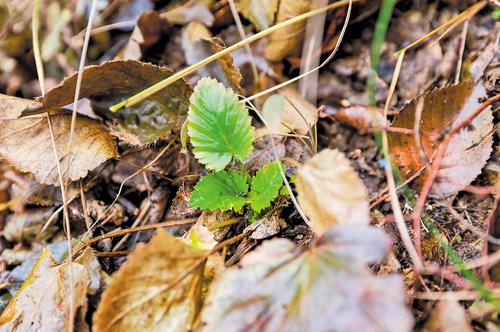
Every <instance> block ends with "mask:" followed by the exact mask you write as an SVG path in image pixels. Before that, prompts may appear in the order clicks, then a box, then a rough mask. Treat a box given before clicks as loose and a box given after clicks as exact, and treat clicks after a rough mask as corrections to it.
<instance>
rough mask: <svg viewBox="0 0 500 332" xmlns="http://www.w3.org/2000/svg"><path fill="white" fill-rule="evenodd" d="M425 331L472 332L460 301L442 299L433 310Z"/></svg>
mask: <svg viewBox="0 0 500 332" xmlns="http://www.w3.org/2000/svg"><path fill="white" fill-rule="evenodd" d="M422 331H423V332H438V331H439V332H472V331H473V329H472V327H471V326H470V324H469V320H468V319H467V317H466V313H465V309H464V307H462V306H461V305H460V303H458V301H440V302H438V304H437V305H436V307H435V308H434V309H432V311H431V315H430V318H429V321H428V322H427V323H426V324H425V326H424V328H423V329H422Z"/></svg>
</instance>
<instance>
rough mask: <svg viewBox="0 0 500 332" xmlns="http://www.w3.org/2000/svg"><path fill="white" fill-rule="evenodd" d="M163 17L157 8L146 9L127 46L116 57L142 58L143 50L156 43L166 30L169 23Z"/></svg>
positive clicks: (138, 20)
mask: <svg viewBox="0 0 500 332" xmlns="http://www.w3.org/2000/svg"><path fill="white" fill-rule="evenodd" d="M165 23H166V22H165V21H164V20H162V19H161V16H160V13H158V12H157V11H155V10H150V11H145V12H143V13H142V14H141V16H139V18H137V22H136V25H135V27H134V31H132V34H131V35H130V38H129V40H128V42H127V44H126V45H125V47H124V48H123V49H122V50H121V51H120V52H119V53H118V55H117V56H116V58H115V59H122V60H140V59H141V57H142V51H143V49H145V48H148V47H150V46H152V45H154V44H155V43H156V42H157V41H158V40H159V39H160V37H161V35H162V32H163V31H164V30H166V26H167V24H165Z"/></svg>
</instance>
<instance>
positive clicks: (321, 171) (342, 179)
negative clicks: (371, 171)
mask: <svg viewBox="0 0 500 332" xmlns="http://www.w3.org/2000/svg"><path fill="white" fill-rule="evenodd" d="M296 184H297V193H298V197H297V199H298V200H299V203H300V205H301V206H302V208H303V209H304V211H305V213H306V214H307V215H308V216H309V217H310V221H311V224H312V229H313V230H314V232H316V233H317V234H322V233H323V232H325V231H326V230H327V229H328V228H330V227H331V226H333V225H336V224H354V223H355V224H368V223H369V221H370V220H369V212H370V210H369V206H368V201H367V197H366V188H365V186H364V184H363V182H362V181H361V179H360V178H359V177H358V175H357V174H356V172H355V171H354V169H353V168H352V167H351V165H350V163H349V160H348V159H347V158H346V157H345V156H344V154H343V153H342V152H340V151H338V150H330V149H325V150H323V151H321V152H320V153H318V154H317V155H315V156H314V157H312V158H311V159H309V160H307V161H306V162H305V164H304V165H303V166H302V167H300V168H299V170H298V172H297V180H296Z"/></svg>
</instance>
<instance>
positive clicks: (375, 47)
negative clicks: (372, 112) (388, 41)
mask: <svg viewBox="0 0 500 332" xmlns="http://www.w3.org/2000/svg"><path fill="white" fill-rule="evenodd" d="M395 4H396V0H384V1H382V6H381V7H380V11H379V13H378V18H377V23H376V24H375V31H374V33H373V40H372V46H371V53H370V71H369V74H368V82H367V92H368V105H370V106H375V104H376V100H375V95H376V93H377V86H376V79H377V70H378V65H379V63H380V51H381V49H382V44H383V42H384V39H385V35H386V33H387V28H388V27H389V21H390V20H391V16H392V11H393V9H394V5H395Z"/></svg>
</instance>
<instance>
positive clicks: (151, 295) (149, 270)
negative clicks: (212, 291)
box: [93, 231, 206, 332]
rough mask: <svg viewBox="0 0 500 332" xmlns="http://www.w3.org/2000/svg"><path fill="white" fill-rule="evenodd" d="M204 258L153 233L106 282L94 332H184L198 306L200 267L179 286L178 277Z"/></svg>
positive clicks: (200, 252)
mask: <svg viewBox="0 0 500 332" xmlns="http://www.w3.org/2000/svg"><path fill="white" fill-rule="evenodd" d="M205 253H206V252H205V251H203V250H198V249H195V248H193V247H191V246H189V245H188V244H186V243H184V242H183V241H182V240H180V239H176V238H174V237H173V236H172V235H170V234H168V233H166V232H165V231H159V232H158V233H157V234H156V235H155V236H154V237H153V239H152V240H151V241H150V242H149V243H147V244H145V245H140V246H138V247H137V248H136V249H134V251H133V252H132V253H131V254H130V255H129V257H128V260H127V262H126V263H125V264H124V265H123V266H122V267H121V268H120V270H119V271H118V272H116V273H115V274H114V275H113V276H112V279H111V283H110V284H109V286H108V288H107V289H106V291H105V292H104V294H103V296H102V299H101V302H100V303H99V307H98V308H97V312H96V313H95V315H94V318H93V321H94V323H93V327H94V330H95V331H96V332H102V331H115V332H120V331H188V330H190V328H191V327H192V326H193V324H194V321H195V319H196V316H197V314H198V311H199V309H200V306H201V303H202V289H203V287H204V278H203V274H204V267H205V264H200V265H199V266H198V267H197V268H196V269H194V270H193V271H192V272H191V273H189V274H188V275H187V276H185V278H184V279H182V280H181V281H180V282H179V277H180V276H181V275H183V274H184V273H186V271H188V270H189V269H190V268H192V267H193V265H194V264H195V263H197V262H199V260H200V259H201V258H202V256H203V255H204V254H205Z"/></svg>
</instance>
